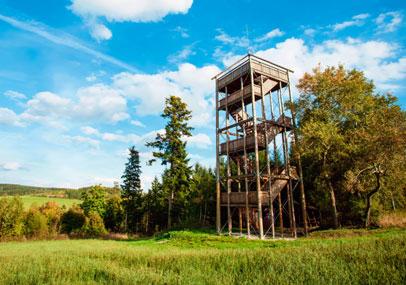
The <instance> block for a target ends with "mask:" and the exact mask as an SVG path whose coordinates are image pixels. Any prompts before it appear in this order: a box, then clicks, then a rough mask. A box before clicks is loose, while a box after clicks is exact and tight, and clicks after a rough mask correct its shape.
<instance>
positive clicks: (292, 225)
mask: <svg viewBox="0 0 406 285" xmlns="http://www.w3.org/2000/svg"><path fill="white" fill-rule="evenodd" d="M279 87H280V89H279V101H280V104H279V105H280V108H281V109H280V110H281V113H282V120H283V122H284V126H283V133H282V143H283V145H284V152H285V154H284V157H285V169H286V174H287V175H288V177H289V182H288V205H289V208H290V209H289V211H290V228H291V231H292V235H293V237H294V238H296V237H297V232H296V218H295V205H294V203H293V186H292V176H291V173H290V163H289V145H288V139H287V134H286V123H285V111H284V106H283V98H282V83H281V82H279Z"/></svg>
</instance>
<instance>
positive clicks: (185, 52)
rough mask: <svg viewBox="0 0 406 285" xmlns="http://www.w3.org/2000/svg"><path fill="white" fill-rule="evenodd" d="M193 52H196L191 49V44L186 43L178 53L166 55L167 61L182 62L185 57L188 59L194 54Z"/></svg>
mask: <svg viewBox="0 0 406 285" xmlns="http://www.w3.org/2000/svg"><path fill="white" fill-rule="evenodd" d="M194 54H196V53H195V52H194V51H193V45H188V46H185V47H184V48H183V49H182V50H180V51H179V52H178V53H176V54H173V55H170V56H169V57H168V61H169V62H170V63H172V64H174V63H179V62H184V61H185V60H186V59H188V58H189V57H190V56H191V55H194Z"/></svg>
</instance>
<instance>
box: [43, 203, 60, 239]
mask: <svg viewBox="0 0 406 285" xmlns="http://www.w3.org/2000/svg"><path fill="white" fill-rule="evenodd" d="M39 210H40V212H41V213H42V214H43V215H44V216H45V217H46V218H47V224H48V233H49V235H50V236H56V235H58V234H59V232H60V228H61V216H62V213H63V211H62V208H61V207H59V205H58V204H57V203H55V202H47V203H45V204H44V205H42V206H41V207H40V208H39Z"/></svg>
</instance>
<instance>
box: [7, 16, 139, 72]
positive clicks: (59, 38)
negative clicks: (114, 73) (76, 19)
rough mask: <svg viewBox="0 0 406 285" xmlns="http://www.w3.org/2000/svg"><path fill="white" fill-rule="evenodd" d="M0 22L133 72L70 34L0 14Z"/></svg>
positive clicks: (120, 62)
mask: <svg viewBox="0 0 406 285" xmlns="http://www.w3.org/2000/svg"><path fill="white" fill-rule="evenodd" d="M0 21H3V22H6V23H8V24H10V25H12V26H13V27H16V28H18V29H21V30H23V31H27V32H30V33H33V34H35V35H37V36H39V37H41V38H44V39H46V40H48V41H50V42H52V43H54V44H57V45H61V46H65V47H69V48H72V49H74V50H77V51H80V52H83V53H86V54H88V55H90V56H92V57H95V58H96V59H100V60H102V61H104V62H108V63H110V64H113V65H115V66H117V67H120V68H123V69H125V70H128V71H131V72H135V71H136V69H135V68H134V67H132V66H130V65H128V64H127V63H124V62H122V61H120V60H118V59H116V58H114V57H112V56H109V55H106V54H104V53H101V52H99V51H97V50H95V49H92V48H90V47H88V46H87V45H86V44H84V43H83V42H82V41H80V40H79V39H77V38H75V37H73V36H72V35H70V34H67V33H65V32H63V31H60V30H56V29H52V28H50V27H48V26H46V25H44V24H42V23H39V22H35V21H26V22H23V21H19V20H17V19H14V18H11V17H8V16H4V15H1V14H0Z"/></svg>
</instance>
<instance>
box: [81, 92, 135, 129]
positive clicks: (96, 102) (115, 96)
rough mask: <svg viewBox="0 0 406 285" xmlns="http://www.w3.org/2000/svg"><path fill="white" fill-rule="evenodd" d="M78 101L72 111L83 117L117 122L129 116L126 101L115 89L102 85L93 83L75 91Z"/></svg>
mask: <svg viewBox="0 0 406 285" xmlns="http://www.w3.org/2000/svg"><path fill="white" fill-rule="evenodd" d="M77 96H78V98H79V102H78V103H77V104H76V105H75V106H74V108H73V111H74V112H75V114H76V115H77V116H79V117H82V118H84V119H94V118H99V119H101V120H106V121H110V122H118V121H122V120H125V119H128V118H129V115H128V113H127V112H126V109H127V101H126V99H125V98H124V97H122V96H121V95H120V94H119V93H118V91H117V90H115V89H113V88H111V87H109V86H107V85H104V84H95V85H92V86H89V87H85V88H81V89H79V90H78V91H77Z"/></svg>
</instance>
